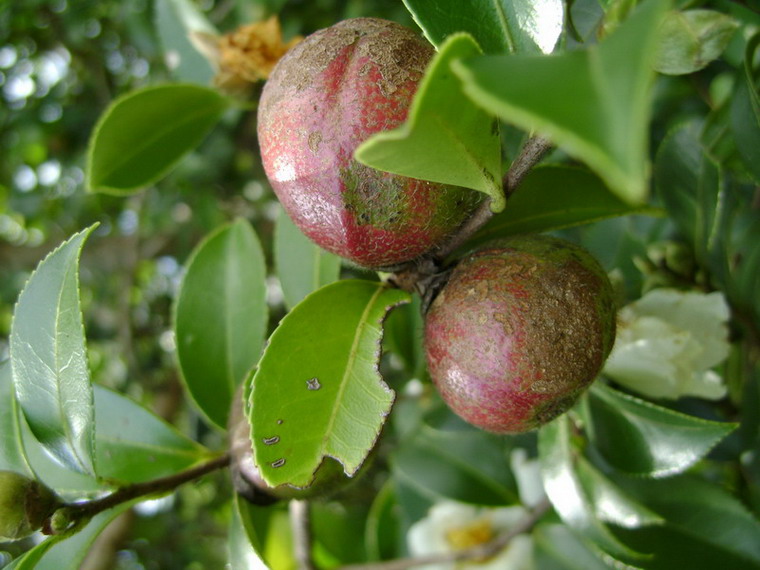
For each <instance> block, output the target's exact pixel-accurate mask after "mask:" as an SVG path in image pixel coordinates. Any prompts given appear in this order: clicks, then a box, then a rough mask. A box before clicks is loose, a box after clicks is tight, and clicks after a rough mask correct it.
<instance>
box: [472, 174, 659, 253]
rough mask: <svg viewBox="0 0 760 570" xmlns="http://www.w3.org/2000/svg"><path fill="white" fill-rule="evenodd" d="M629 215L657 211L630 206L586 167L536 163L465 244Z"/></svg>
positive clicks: (654, 212) (646, 207)
mask: <svg viewBox="0 0 760 570" xmlns="http://www.w3.org/2000/svg"><path fill="white" fill-rule="evenodd" d="M629 214H650V215H657V214H659V210H656V209H654V208H651V207H648V206H631V205H630V204H629V203H628V202H625V201H623V200H621V199H620V198H619V197H618V196H616V195H615V194H613V193H612V192H610V190H609V188H607V186H606V185H605V184H604V182H602V180H601V179H600V178H599V177H598V176H596V175H595V174H593V173H592V172H589V171H588V170H584V169H581V168H575V167H570V166H557V165H551V166H539V167H537V168H534V169H533V170H532V171H531V172H530V173H529V174H528V175H527V176H526V177H525V179H524V180H523V181H522V182H521V183H520V186H518V188H517V190H516V191H515V193H514V194H512V195H511V196H510V197H509V200H508V202H507V207H506V208H505V209H504V211H503V212H501V213H500V214H498V215H496V216H494V217H493V218H491V220H490V221H489V222H488V223H487V224H486V225H485V226H484V227H483V228H482V229H481V230H480V231H479V232H478V233H477V234H476V235H475V236H474V237H473V241H471V242H468V246H470V245H473V243H482V242H484V241H488V240H490V239H494V238H499V237H506V236H510V235H515V234H527V233H540V232H546V231H552V230H558V229H562V228H566V227H570V226H577V225H581V224H590V223H592V222H598V221H599V220H603V219H606V218H612V217H616V216H626V215H629Z"/></svg>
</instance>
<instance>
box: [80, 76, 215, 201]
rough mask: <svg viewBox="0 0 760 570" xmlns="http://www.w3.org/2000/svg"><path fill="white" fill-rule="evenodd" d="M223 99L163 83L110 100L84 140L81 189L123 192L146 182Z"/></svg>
mask: <svg viewBox="0 0 760 570" xmlns="http://www.w3.org/2000/svg"><path fill="white" fill-rule="evenodd" d="M228 106H229V103H228V101H227V99H225V98H224V97H223V96H222V95H220V94H219V93H218V92H217V91H215V90H213V89H209V88H207V87H201V86H199V85H191V84H165V85H155V86H151V87H145V88H143V89H139V90H136V91H133V92H131V93H129V94H127V95H124V96H123V97H121V98H119V99H117V100H116V101H114V103H113V104H111V106H110V107H109V108H108V109H107V110H106V112H105V113H104V114H103V115H102V117H101V118H100V121H99V122H98V124H97V126H96V127H95V130H94V132H93V135H92V138H91V139H90V143H89V149H88V161H87V188H88V189H89V190H90V191H93V192H105V193H108V194H118V195H126V194H130V193H133V192H136V191H138V190H140V189H142V188H144V187H145V186H147V185H149V184H152V183H153V182H155V181H157V180H158V179H159V178H161V177H163V176H164V175H165V174H166V173H167V172H168V171H169V170H171V169H172V168H173V167H174V166H175V165H176V164H177V162H179V160H180V159H181V158H182V157H183V156H185V155H186V154H187V153H188V152H190V151H191V150H193V149H194V148H195V147H196V146H198V145H199V144H200V142H201V141H202V140H203V139H204V138H205V136H206V135H207V134H208V132H209V131H210V130H211V128H212V127H213V126H214V125H215V124H216V123H217V122H218V121H219V119H220V118H221V116H222V114H223V113H224V111H225V110H226V109H227V108H228Z"/></svg>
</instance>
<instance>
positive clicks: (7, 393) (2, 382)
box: [0, 360, 31, 475]
mask: <svg viewBox="0 0 760 570" xmlns="http://www.w3.org/2000/svg"><path fill="white" fill-rule="evenodd" d="M16 410H17V407H16V395H15V393H14V391H13V376H12V375H11V364H10V362H9V361H7V360H6V361H4V362H0V470H4V471H15V472H16V473H21V474H22V475H31V470H30V468H29V464H28V463H27V462H26V459H25V457H24V452H23V447H22V443H21V432H20V430H19V424H18V419H17V418H18V415H17V411H16Z"/></svg>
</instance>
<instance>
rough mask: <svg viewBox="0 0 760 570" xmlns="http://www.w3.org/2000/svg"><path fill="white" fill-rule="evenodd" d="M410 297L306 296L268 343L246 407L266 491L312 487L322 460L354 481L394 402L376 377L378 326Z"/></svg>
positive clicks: (345, 287) (348, 285)
mask: <svg viewBox="0 0 760 570" xmlns="http://www.w3.org/2000/svg"><path fill="white" fill-rule="evenodd" d="M409 298H410V296H409V294H408V293H405V292H403V291H400V290H398V289H389V288H387V287H386V286H384V285H383V284H381V283H374V282H370V281H359V280H345V281H338V282H337V283H333V284H332V285H328V286H326V287H323V288H322V289H319V290H318V291H316V292H314V293H312V294H311V295H309V296H308V297H306V298H305V299H304V300H303V301H302V302H301V303H300V304H299V305H298V306H296V307H295V308H294V309H293V310H292V311H291V312H290V313H289V314H288V315H287V316H286V317H285V318H284V319H283V320H282V322H281V323H280V325H279V327H278V328H277V329H276V330H275V332H274V333H273V334H272V336H271V337H270V339H269V345H268V346H267V349H266V351H265V352H264V356H263V357H262V359H261V361H260V362H259V365H258V367H257V370H256V373H255V375H254V377H253V386H252V390H251V396H250V403H251V406H249V411H248V413H249V420H250V422H251V426H252V428H251V439H252V441H253V451H254V460H255V463H256V465H258V467H259V469H260V471H261V474H262V476H263V478H264V480H265V481H266V482H267V483H268V484H269V485H271V486H277V485H282V484H290V485H292V486H295V487H304V486H307V485H309V483H311V481H312V478H313V476H314V473H315V472H316V470H317V468H318V467H319V465H320V464H321V463H322V460H323V459H324V457H326V456H330V457H332V458H334V459H337V460H338V461H340V462H341V463H342V464H343V468H344V470H345V472H346V474H347V475H349V476H353V475H354V474H355V473H356V471H357V470H358V469H359V467H360V466H361V464H362V462H363V461H364V459H365V457H366V455H367V453H368V452H369V450H370V449H371V448H372V446H373V445H374V443H375V441H376V440H377V437H378V436H379V434H380V430H381V428H382V426H383V423H384V422H385V418H386V416H387V415H388V413H389V412H390V409H391V404H392V403H393V397H394V396H393V392H392V391H391V390H390V388H388V387H387V386H386V385H385V383H384V382H383V380H382V378H381V377H380V374H379V372H378V369H377V366H378V359H379V356H380V343H381V340H382V332H383V331H382V322H383V319H384V318H385V315H386V313H387V312H388V311H389V310H390V309H391V308H392V307H393V306H395V305H398V304H400V303H406V302H408V301H409Z"/></svg>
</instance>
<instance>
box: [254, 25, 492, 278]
mask: <svg viewBox="0 0 760 570" xmlns="http://www.w3.org/2000/svg"><path fill="white" fill-rule="evenodd" d="M433 53H434V52H433V48H432V47H431V46H430V44H429V43H427V42H426V41H425V40H424V39H422V38H421V37H420V36H418V35H417V34H415V33H414V32H412V31H411V30H409V29H407V28H405V27H403V26H400V25H399V24H396V23H394V22H389V21H385V20H379V19H374V18H356V19H351V20H345V21H342V22H340V23H338V24H336V25H334V26H332V27H330V28H327V29H324V30H321V31H318V32H316V33H314V34H312V35H310V36H309V37H307V38H306V39H305V40H304V41H302V42H301V43H300V44H298V45H297V46H296V47H294V48H293V49H291V50H290V51H289V52H288V53H287V54H286V55H285V56H284V57H283V58H282V59H281V60H280V61H279V63H278V64H277V66H276V67H275V69H274V71H273V72H272V74H271V76H270V77H269V80H268V81H267V83H266V85H265V86H264V90H263V92H262V95H261V99H260V103H259V111H258V138H259V145H260V149H261V158H262V161H263V165H264V169H265V171H266V174H267V177H268V179H269V181H270V183H271V185H272V188H273V189H274V191H275V193H276V194H277V197H278V198H279V200H280V202H281V203H282V205H283V207H284V209H285V211H286V212H287V213H288V215H289V216H290V217H291V219H292V220H293V221H294V223H295V224H296V225H297V226H298V227H299V228H300V229H301V231H302V232H303V233H304V234H305V235H307V236H308V237H309V238H310V239H311V240H312V241H314V242H315V243H317V244H318V245H320V246H321V247H323V248H324V249H326V250H328V251H331V252H333V253H335V254H337V255H340V256H341V257H344V258H346V259H348V260H351V261H353V262H354V263H356V264H358V265H361V266H364V267H370V268H392V267H394V266H398V265H399V264H401V263H403V262H406V261H409V260H412V259H414V258H416V257H419V256H420V255H422V254H424V253H425V252H427V251H429V250H431V249H433V248H434V247H435V246H437V245H438V244H440V243H441V242H442V241H444V240H445V239H446V237H448V236H449V235H450V234H451V233H453V231H454V230H455V229H456V228H458V227H459V226H460V225H461V223H462V222H463V221H464V220H465V219H466V218H467V216H468V215H469V214H470V213H471V211H472V209H473V208H474V207H475V205H476V204H477V202H478V201H479V200H480V198H479V195H478V193H477V192H474V191H472V190H466V189H463V188H459V187H455V186H447V185H442V184H437V183H432V182H425V181H422V180H417V179H413V178H408V177H404V176H399V175H396V174H390V173H387V172H381V171H378V170H375V169H373V168H370V167H368V166H364V165H362V164H360V163H359V162H357V161H356V160H355V159H354V158H353V154H354V150H355V149H356V148H357V147H358V146H359V144H360V143H362V142H364V141H365V140H366V139H367V138H369V137H370V136H371V135H373V134H375V133H377V132H379V131H384V130H389V129H393V128H395V127H398V126H399V125H401V124H402V123H403V122H404V121H405V120H406V117H407V113H408V109H409V105H410V103H411V101H412V98H413V96H414V93H415V91H416V90H417V85H418V82H419V81H420V79H421V78H422V76H423V75H424V73H425V68H426V66H427V64H428V62H429V61H430V59H431V57H432V55H433ZM423 150H424V149H420V151H421V152H422V151H423Z"/></svg>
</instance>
